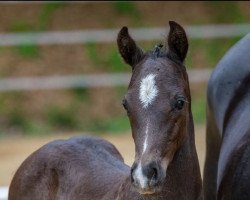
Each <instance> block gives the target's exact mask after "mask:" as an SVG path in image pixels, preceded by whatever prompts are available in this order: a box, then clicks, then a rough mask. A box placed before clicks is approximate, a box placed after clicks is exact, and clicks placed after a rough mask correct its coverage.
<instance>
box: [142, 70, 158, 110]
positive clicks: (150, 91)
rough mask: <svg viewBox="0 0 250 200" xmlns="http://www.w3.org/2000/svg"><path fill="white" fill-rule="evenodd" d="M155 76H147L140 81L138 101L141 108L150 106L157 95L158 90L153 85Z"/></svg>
mask: <svg viewBox="0 0 250 200" xmlns="http://www.w3.org/2000/svg"><path fill="white" fill-rule="evenodd" d="M155 76H156V75H155V74H149V75H147V76H146V77H145V78H143V79H142V80H141V85H140V96H139V98H140V100H141V102H142V104H143V108H146V107H147V106H148V105H149V104H151V103H152V102H153V101H154V99H155V98H156V96H157V94H158V89H157V87H156V85H155Z"/></svg>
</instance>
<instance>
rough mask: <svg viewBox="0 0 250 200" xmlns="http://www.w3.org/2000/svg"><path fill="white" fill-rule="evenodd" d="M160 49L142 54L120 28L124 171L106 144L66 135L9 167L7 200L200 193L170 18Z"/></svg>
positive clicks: (179, 31)
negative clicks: (127, 142)
mask: <svg viewBox="0 0 250 200" xmlns="http://www.w3.org/2000/svg"><path fill="white" fill-rule="evenodd" d="M169 24H170V32H169V36H168V40H167V44H168V49H167V48H163V46H162V45H158V46H156V47H155V48H154V49H153V50H152V51H150V52H148V53H144V52H143V51H142V49H140V48H139V47H138V46H137V45H136V43H135V42H134V40H133V39H132V38H131V37H130V35H129V33H128V29H127V27H123V28H122V29H121V30H120V32H119V34H118V38H117V44H118V48H119V52H120V54H121V56H122V57H123V59H124V61H125V62H126V63H127V64H129V65H130V66H131V67H132V78H131V81H130V84H129V87H128V91H127V94H126V95H125V97H124V99H123V106H124V108H125V109H126V111H127V114H128V117H129V120H130V124H131V128H132V135H133V139H134V142H135V161H134V164H133V166H132V168H131V169H130V167H128V166H127V165H125V164H124V162H123V158H122V156H121V155H120V154H119V152H118V151H117V149H116V148H115V147H114V146H113V145H112V144H110V143H109V142H107V141H105V140H102V139H98V138H94V137H74V138H71V139H69V140H57V141H54V142H51V143H49V144H46V145H44V146H43V147H41V148H40V149H39V150H37V151H36V152H34V153H33V154H31V155H30V156H29V157H28V158H27V159H26V160H25V161H24V162H23V164H22V165H21V166H20V167H19V169H18V170H17V172H16V174H15V176H14V178H13V180H12V182H11V186H10V192H9V200H16V199H18V200H29V199H32V200H36V199H37V200H40V199H60V200H63V199H69V200H74V199H87V200H93V199H97V200H100V199H107V200H112V199H116V200H118V199H119V200H120V199H124V200H133V199H140V200H143V199H152V200H153V199H155V200H156V199H157V200H160V199H171V200H175V199H176V200H182V199H185V200H195V199H202V196H201V195H202V192H201V176H200V169H199V163H198V159H197V153H196V149H195V141H194V127H193V118H192V113H191V97H190V90H189V83H188V76H187V73H186V69H185V67H184V64H183V62H184V59H185V57H186V54H187V50H188V40H187V37H186V34H185V31H184V29H183V28H182V27H181V26H180V25H178V24H177V23H175V22H173V21H170V22H169Z"/></svg>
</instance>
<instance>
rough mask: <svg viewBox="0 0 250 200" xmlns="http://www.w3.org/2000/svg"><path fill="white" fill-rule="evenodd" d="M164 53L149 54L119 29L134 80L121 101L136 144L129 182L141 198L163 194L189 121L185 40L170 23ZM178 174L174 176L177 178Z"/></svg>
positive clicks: (181, 31) (159, 47) (121, 48)
mask: <svg viewBox="0 0 250 200" xmlns="http://www.w3.org/2000/svg"><path fill="white" fill-rule="evenodd" d="M169 24H170V32H169V35H168V39H167V44H168V45H167V46H168V48H165V47H163V45H157V46H155V48H154V49H153V50H151V51H149V52H147V53H144V52H143V50H142V49H140V48H139V47H138V46H137V45H136V43H135V41H134V40H133V39H132V38H131V36H130V35H129V33H128V29H127V27H123V28H122V29H121V30H120V32H119V34H118V38H117V44H118V48H119V51H120V54H121V56H122V57H123V59H124V61H125V62H126V63H127V64H129V65H130V66H131V67H132V78H131V81H130V84H129V87H128V92H127V94H126V95H125V97H124V99H123V106H124V108H125V109H126V110H127V114H128V117H129V120H130V124H131V128H132V134H133V138H134V142H135V151H136V152H135V161H134V164H133V166H132V168H131V181H132V183H133V185H134V187H135V188H136V189H137V190H138V192H140V193H141V194H153V193H157V192H160V191H161V188H162V185H163V184H164V180H165V177H166V174H167V168H168V166H169V165H170V164H171V161H172V159H173V157H174V155H175V152H176V151H177V150H178V148H179V147H180V146H181V145H182V143H183V140H184V138H185V132H186V131H185V130H186V128H187V123H188V120H189V112H190V104H189V102H190V93H189V85H188V79H187V74H186V70H185V67H184V65H183V62H184V59H185V57H186V54H187V50H188V40H187V37H186V34H185V31H184V29H183V28H182V27H181V26H180V25H179V24H177V23H175V22H173V21H170V22H169ZM177 173H178V172H177Z"/></svg>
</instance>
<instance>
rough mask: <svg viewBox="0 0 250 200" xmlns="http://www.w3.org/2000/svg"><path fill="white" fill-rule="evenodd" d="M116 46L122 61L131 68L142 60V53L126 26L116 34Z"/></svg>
mask: <svg viewBox="0 0 250 200" xmlns="http://www.w3.org/2000/svg"><path fill="white" fill-rule="evenodd" d="M117 45H118V49H119V52H120V54H121V56H122V57H123V60H124V61H125V62H126V63H127V64H129V65H130V66H132V68H134V67H135V65H136V64H138V63H139V62H140V61H141V60H142V58H143V55H144V53H143V51H142V49H141V48H139V47H138V46H137V45H136V43H135V41H134V40H133V39H132V38H131V36H130V35H129V33H128V28H127V27H126V26H124V27H123V28H122V29H121V30H120V32H119V33H118V37H117Z"/></svg>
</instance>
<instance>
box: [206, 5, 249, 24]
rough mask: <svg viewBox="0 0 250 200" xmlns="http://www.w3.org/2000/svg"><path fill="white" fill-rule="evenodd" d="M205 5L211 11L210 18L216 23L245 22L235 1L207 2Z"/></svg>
mask: <svg viewBox="0 0 250 200" xmlns="http://www.w3.org/2000/svg"><path fill="white" fill-rule="evenodd" d="M206 3H207V4H208V6H209V7H210V9H212V10H213V14H212V15H211V17H212V19H213V21H214V22H216V23H242V22H244V21H245V19H244V16H243V15H242V12H241V10H240V7H239V4H238V2H236V1H231V2H228V1H227V2H223V1H222V2H220V1H209V2H206Z"/></svg>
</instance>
